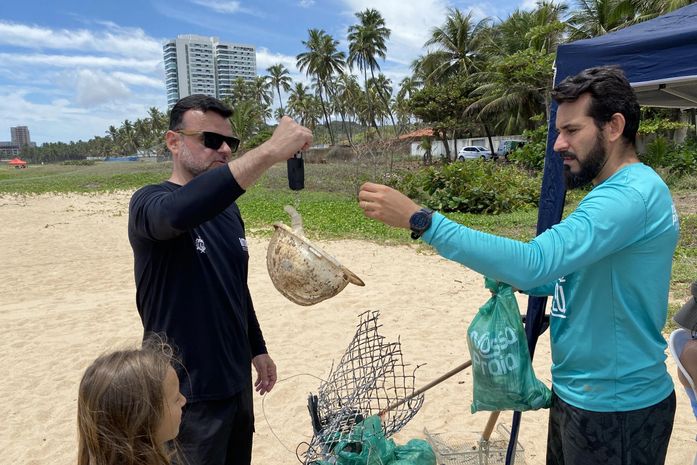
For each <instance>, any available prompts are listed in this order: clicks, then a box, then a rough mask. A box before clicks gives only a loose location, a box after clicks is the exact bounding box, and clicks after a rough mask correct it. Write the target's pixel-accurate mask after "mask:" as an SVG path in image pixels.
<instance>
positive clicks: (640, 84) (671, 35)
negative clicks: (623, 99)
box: [506, 3, 697, 464]
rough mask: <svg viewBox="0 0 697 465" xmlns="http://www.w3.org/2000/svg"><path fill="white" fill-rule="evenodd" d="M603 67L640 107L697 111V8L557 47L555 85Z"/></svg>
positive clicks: (552, 169) (546, 191)
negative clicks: (620, 75) (612, 68)
mask: <svg viewBox="0 0 697 465" xmlns="http://www.w3.org/2000/svg"><path fill="white" fill-rule="evenodd" d="M601 65H619V66H620V67H621V68H622V69H623V70H624V72H625V75H626V76H627V78H628V79H629V81H630V82H631V83H632V86H633V87H634V89H635V91H636V92H637V97H638V99H639V103H641V104H642V105H652V106H666V107H678V108H695V107H697V3H693V4H691V5H688V6H685V7H683V8H680V9H679V10H675V11H673V12H671V13H668V14H666V15H663V16H660V17H658V18H655V19H652V20H650V21H646V22H644V23H639V24H636V25H634V26H631V27H628V28H625V29H622V30H620V31H617V32H613V33H610V34H605V35H603V36H600V37H595V38H593V39H586V40H579V41H576V42H572V43H569V44H565V45H561V46H559V48H558V49H557V59H556V63H555V66H556V73H555V77H554V85H557V84H558V83H559V82H561V81H562V80H563V79H564V78H566V77H567V76H572V75H575V74H577V73H578V72H580V71H582V70H584V69H586V68H590V67H593V66H601ZM556 115H557V105H556V104H552V108H551V112H550V119H549V129H550V131H549V134H550V135H549V137H548V139H547V151H546V154H545V166H544V177H543V180H542V191H541V193H540V209H539V213H538V220H537V233H538V234H539V233H541V232H543V231H545V230H546V229H548V228H550V227H551V226H553V225H554V224H556V223H558V222H559V221H560V220H561V215H562V210H563V208H564V197H565V194H566V191H565V187H564V180H563V174H562V172H563V163H562V161H561V158H560V157H559V154H557V153H555V152H554V151H553V149H552V147H553V145H554V131H553V129H554V128H555V121H556ZM546 303H547V299H546V298H537V297H535V298H533V297H531V298H530V299H529V300H528V309H527V317H526V324H525V332H526V334H527V337H528V346H529V348H530V357H532V356H533V354H534V351H535V344H536V343H537V338H538V336H539V335H540V334H541V333H542V332H543V331H544V312H545V306H546ZM520 417H521V414H520V412H515V413H514V415H513V423H512V428H511V441H510V443H509V445H508V454H507V457H506V463H507V464H510V463H512V456H513V452H514V451H515V447H514V446H515V444H516V440H517V437H518V429H519V426H520Z"/></svg>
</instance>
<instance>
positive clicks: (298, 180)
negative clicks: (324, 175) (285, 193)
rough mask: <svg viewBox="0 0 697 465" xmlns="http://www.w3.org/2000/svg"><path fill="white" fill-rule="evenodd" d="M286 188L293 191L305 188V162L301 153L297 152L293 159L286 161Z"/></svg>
mask: <svg viewBox="0 0 697 465" xmlns="http://www.w3.org/2000/svg"><path fill="white" fill-rule="evenodd" d="M288 187H290V189H291V190H294V191H299V190H301V189H303V188H305V160H303V155H302V152H297V153H296V154H295V155H293V158H289V159H288Z"/></svg>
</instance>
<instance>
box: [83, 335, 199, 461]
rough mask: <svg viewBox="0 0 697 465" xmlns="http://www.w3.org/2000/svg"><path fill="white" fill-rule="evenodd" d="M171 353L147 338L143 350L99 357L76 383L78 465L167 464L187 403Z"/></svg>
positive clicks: (156, 341)
mask: <svg viewBox="0 0 697 465" xmlns="http://www.w3.org/2000/svg"><path fill="white" fill-rule="evenodd" d="M172 362H173V357H172V349H171V347H170V346H168V345H167V344H166V343H164V342H162V341H161V340H159V339H152V338H150V339H148V340H146V341H145V342H144V344H143V347H142V348H141V349H135V350H120V351H116V352H111V353H108V354H105V355H102V356H100V357H99V358H97V359H96V360H95V361H94V362H93V363H92V364H91V365H90V366H89V367H88V368H87V370H86V371H85V374H84V375H83V377H82V381H81V382H80V389H79V394H78V406H77V425H78V441H79V444H78V461H77V463H78V465H168V464H170V463H171V459H172V455H173V453H174V448H173V447H171V446H168V445H167V443H168V442H169V441H172V440H173V439H174V438H175V437H176V436H177V433H178V432H179V424H180V422H181V414H182V407H183V406H184V404H185V403H186V399H185V398H184V396H183V395H182V394H181V393H180V392H179V378H178V376H177V373H176V371H175V370H174V368H173V367H172Z"/></svg>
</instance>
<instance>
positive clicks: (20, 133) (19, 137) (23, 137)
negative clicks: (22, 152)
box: [10, 126, 32, 147]
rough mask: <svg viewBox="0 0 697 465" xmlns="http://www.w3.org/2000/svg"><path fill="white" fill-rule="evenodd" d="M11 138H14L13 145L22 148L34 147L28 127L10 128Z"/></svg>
mask: <svg viewBox="0 0 697 465" xmlns="http://www.w3.org/2000/svg"><path fill="white" fill-rule="evenodd" d="M10 137H11V138H12V143H13V144H15V145H18V146H20V147H23V146H25V145H32V144H31V137H29V128H28V127H26V126H17V127H14V128H10Z"/></svg>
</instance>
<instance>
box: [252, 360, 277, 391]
mask: <svg viewBox="0 0 697 465" xmlns="http://www.w3.org/2000/svg"><path fill="white" fill-rule="evenodd" d="M252 365H254V369H255V370H256V371H257V379H256V381H254V390H255V391H257V392H258V393H259V394H261V395H262V396H263V395H264V394H266V393H267V392H271V389H273V387H274V385H275V384H276V364H275V363H274V362H273V360H271V357H270V356H269V354H261V355H257V356H256V357H254V358H253V359H252Z"/></svg>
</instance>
